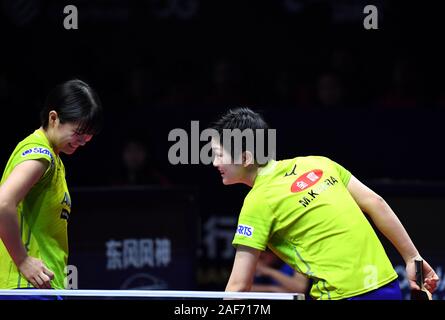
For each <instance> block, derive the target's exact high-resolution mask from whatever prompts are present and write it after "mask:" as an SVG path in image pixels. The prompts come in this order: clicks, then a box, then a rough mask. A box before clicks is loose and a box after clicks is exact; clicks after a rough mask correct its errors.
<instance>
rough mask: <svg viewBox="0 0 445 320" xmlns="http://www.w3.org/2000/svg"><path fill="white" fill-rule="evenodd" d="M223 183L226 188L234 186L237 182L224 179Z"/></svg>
mask: <svg viewBox="0 0 445 320" xmlns="http://www.w3.org/2000/svg"><path fill="white" fill-rule="evenodd" d="M222 183H223V184H224V185H226V186H228V185H231V184H234V183H235V182H233V181H231V180H230V179H227V178H225V177H223V178H222Z"/></svg>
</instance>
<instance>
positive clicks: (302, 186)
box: [290, 169, 323, 192]
mask: <svg viewBox="0 0 445 320" xmlns="http://www.w3.org/2000/svg"><path fill="white" fill-rule="evenodd" d="M322 176H323V170H320V169H315V170H311V171H309V172H306V173H304V174H302V175H301V176H299V177H298V179H297V180H295V182H294V183H292V186H291V188H290V191H291V192H300V191H303V190H306V189H307V188H310V187H312V186H313V185H314V184H316V183H317V182H318V181H319V180H320V179H321V177H322Z"/></svg>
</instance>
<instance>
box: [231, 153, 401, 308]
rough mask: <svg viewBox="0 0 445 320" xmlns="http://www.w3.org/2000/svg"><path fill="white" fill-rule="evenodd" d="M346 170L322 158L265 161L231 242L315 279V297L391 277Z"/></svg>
mask: <svg viewBox="0 0 445 320" xmlns="http://www.w3.org/2000/svg"><path fill="white" fill-rule="evenodd" d="M350 177H351V173H350V172H349V171H347V170H346V169H345V168H343V167H342V166H340V165H339V164H337V163H335V162H333V161H331V160H330V159H328V158H325V157H315V156H309V157H297V158H294V159H289V160H283V161H270V162H269V163H268V164H267V165H266V166H265V167H263V168H261V169H259V173H258V175H257V177H256V179H255V183H254V185H253V188H252V189H251V190H250V192H249V194H248V195H247V196H246V198H245V200H244V204H243V207H242V210H241V213H240V216H239V221H238V227H237V230H236V233H235V237H234V240H233V244H234V245H235V246H237V245H245V246H248V247H252V248H256V249H259V250H264V249H265V248H266V246H268V247H269V248H270V249H271V250H272V251H273V252H275V254H276V255H278V256H279V257H280V258H281V259H282V260H283V261H285V262H286V263H287V264H289V265H290V266H292V267H293V268H294V269H295V270H296V271H298V272H301V273H303V274H305V275H307V276H308V277H310V278H311V279H312V280H313V285H312V288H311V291H310V294H311V296H312V297H314V298H315V299H323V300H325V299H343V298H348V297H352V296H356V295H359V294H363V293H365V292H368V291H371V290H374V289H377V288H379V287H381V286H383V285H385V284H387V283H389V282H391V281H392V280H394V279H396V278H397V273H396V272H395V271H394V269H393V267H392V265H391V262H390V261H389V259H388V257H387V255H386V253H385V250H384V249H383V246H382V244H381V243H380V240H379V239H378V237H377V235H376V234H375V232H374V230H373V228H372V226H371V225H370V223H369V222H368V220H367V219H366V217H365V216H364V214H363V212H362V211H361V210H360V208H359V207H358V205H357V203H356V202H355V200H354V199H353V198H352V196H351V194H350V193H349V191H348V190H347V185H348V182H349V179H350Z"/></svg>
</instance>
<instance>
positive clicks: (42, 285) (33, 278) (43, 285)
mask: <svg viewBox="0 0 445 320" xmlns="http://www.w3.org/2000/svg"><path fill="white" fill-rule="evenodd" d="M19 270H20V272H21V273H22V274H23V276H24V277H25V278H26V280H28V281H29V282H31V284H32V285H33V286H34V287H35V288H37V289H51V280H52V279H54V272H52V271H51V270H49V269H48V268H47V267H46V266H45V264H44V263H43V261H42V260H39V259H36V258H33V257H30V256H28V257H26V258H25V260H23V262H22V263H21V264H20V265H19Z"/></svg>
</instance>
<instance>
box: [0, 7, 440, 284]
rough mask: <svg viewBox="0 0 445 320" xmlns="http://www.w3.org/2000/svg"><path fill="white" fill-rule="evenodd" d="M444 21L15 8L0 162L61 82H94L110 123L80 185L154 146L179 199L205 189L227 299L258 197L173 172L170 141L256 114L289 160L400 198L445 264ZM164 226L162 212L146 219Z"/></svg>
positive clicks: (110, 177)
mask: <svg viewBox="0 0 445 320" xmlns="http://www.w3.org/2000/svg"><path fill="white" fill-rule="evenodd" d="M68 4H72V5H76V7H77V9H78V13H79V29H78V30H66V29H64V27H63V20H64V18H65V15H64V14H63V8H64V7H65V6H66V5H68ZM367 4H373V5H376V6H377V8H378V10H379V24H378V30H365V29H364V27H363V19H364V17H365V14H364V13H363V8H364V7H365V5H367ZM441 12H442V8H441V7H439V5H438V4H435V5H433V4H431V3H429V4H425V3H423V2H422V3H420V2H415V3H411V2H409V3H408V2H406V1H371V2H369V1H360V0H356V1H352V0H351V1H346V0H344V1H327V0H325V1H322V0H300V1H298V0H275V1H227V0H224V1H222V0H214V1H202V0H183V1H179V0H178V1H174V0H165V1H161V0H145V1H120V0H114V1H113V0H108V1H100V0H88V1H87V0H83V1H82V0H79V1H70V2H65V1H60V0H53V1H50V0H46V1H44V0H2V1H0V107H1V110H2V117H1V122H2V125H1V126H0V135H1V137H2V143H1V148H0V161H1V163H4V164H5V163H6V161H7V159H8V157H9V155H10V153H11V151H12V150H13V148H14V146H15V145H16V144H17V142H18V141H20V140H21V139H23V138H24V137H25V136H26V135H28V134H29V133H30V132H31V131H32V130H33V129H35V128H38V127H39V110H40V109H41V107H42V103H43V101H44V99H45V96H46V94H47V93H48V91H49V90H50V89H51V88H52V87H53V86H54V85H56V84H57V83H60V82H62V81H65V80H68V79H71V78H74V77H79V78H81V79H83V80H85V81H86V82H88V83H89V84H90V85H91V86H92V87H94V88H95V89H96V90H97V92H98V93H99V96H100V97H101V100H102V102H103V106H104V109H105V114H106V121H105V127H104V129H103V131H102V133H101V134H100V135H98V136H97V137H95V138H94V139H93V141H92V142H90V143H89V144H88V145H87V146H86V147H85V148H84V149H83V150H80V152H78V153H76V154H75V155H73V156H71V157H64V158H63V160H64V163H65V166H66V168H67V181H68V183H69V185H70V186H72V187H73V188H74V189H75V188H79V187H98V186H100V187H104V186H105V187H106V186H116V181H118V180H119V174H120V171H121V170H122V150H123V144H124V143H125V141H126V140H128V139H129V137H133V136H139V137H141V138H142V139H143V140H144V141H145V142H146V143H147V145H148V146H149V147H148V150H149V155H150V165H151V166H153V167H156V168H157V170H159V172H162V174H163V175H164V176H165V177H167V178H168V180H169V186H170V187H171V188H173V189H174V188H184V187H185V188H189V189H193V190H197V194H198V195H199V197H198V198H197V199H199V201H198V204H197V206H198V211H199V215H200V219H196V225H197V230H198V232H199V237H200V241H201V244H200V246H199V247H200V249H199V250H198V252H197V261H198V268H197V270H196V272H197V286H198V287H199V288H204V289H207V288H211V289H217V290H223V288H224V285H225V281H226V280H227V275H228V272H230V265H231V262H232V258H233V249H232V248H231V247H230V240H231V237H232V236H233V230H234V226H235V224H236V217H237V214H238V212H239V208H240V207H241V205H242V200H243V198H244V195H245V194H246V193H247V191H248V189H247V188H246V187H243V186H232V187H229V188H224V187H223V186H222V185H221V183H220V178H219V174H218V173H217V171H216V170H214V169H213V168H212V167H211V166H204V165H176V166H173V165H171V164H170V163H169V161H168V157H167V154H168V150H169V148H170V147H171V146H172V145H173V142H169V141H168V139H167V136H168V133H169V132H170V130H172V129H174V128H183V129H185V130H186V131H187V132H190V121H191V120H199V121H200V128H201V130H202V129H204V128H206V126H207V125H208V124H209V123H210V122H211V121H213V120H215V119H216V118H218V115H219V114H221V113H222V112H224V111H225V110H227V108H229V107H238V106H250V107H252V108H254V109H256V110H259V111H261V112H263V114H264V115H265V117H266V119H267V120H268V121H269V123H270V125H271V126H272V127H273V128H276V129H277V158H279V159H282V158H286V157H294V156H297V155H309V154H317V155H324V156H328V157H330V158H332V159H334V160H335V161H337V162H339V163H341V164H342V165H344V166H345V167H346V168H348V169H349V170H350V171H352V172H353V174H354V175H356V176H357V177H358V178H359V179H361V180H363V181H365V182H366V183H368V184H369V185H370V186H372V187H373V188H374V189H376V191H378V192H379V193H380V194H382V195H383V196H385V198H388V199H389V200H388V201H389V202H390V204H392V203H391V201H390V200H392V199H401V200H400V201H401V204H400V203H399V202H398V200H394V205H395V206H396V207H395V209H398V210H396V211H397V213H398V215H399V216H400V218H401V220H402V222H404V224H406V225H407V229H408V231H409V232H410V234H411V236H412V237H413V239H414V240H415V242H416V244H418V246H419V247H420V249H421V252H422V253H423V255H424V256H425V258H426V259H428V260H432V261H433V262H434V263H433V264H435V265H436V266H439V267H440V268H441V266H444V265H445V262H444V258H443V255H442V244H441V243H442V237H441V234H442V233H441V230H442V228H443V227H442V226H443V225H444V218H443V214H442V211H443V204H444V189H445V188H444V183H443V182H444V180H445V172H444V170H443V169H442V162H443V161H442V157H443V154H444V151H443V138H442V137H443V130H444V129H443V119H444V115H445V84H444V81H443V71H444V62H443V60H444V59H443V57H444V49H443V45H442V43H441V42H442V35H443V31H444V29H445V27H444V25H443V23H442V19H441ZM201 145H203V144H201ZM150 184H154V185H158V184H159V181H154V182H150ZM410 201H414V202H415V203H416V204H417V207H416V206H415V205H409V203H410ZM431 202H432V203H434V205H431V204H430V203H431ZM73 204H74V206H73V211H74V210H76V199H73ZM414 208H417V209H414ZM419 208H421V209H419ZM161 211H162V210H161ZM166 218H168V217H166V216H165V215H162V214H156V211H155V212H152V213H151V214H149V215H147V216H146V217H145V218H143V219H142V220H141V221H140V223H142V224H143V223H146V224H156V221H159V220H162V219H166ZM76 219H78V220H76V221H77V222H76V223H77V224H79V223H80V224H82V223H85V224H88V219H87V218H83V220H81V219H82V218H81V216H80V215H79V216H78V217H76ZM110 223H112V222H110ZM387 247H389V245H388V246H387ZM389 250H391V249H389ZM191 259H192V258H191ZM392 259H393V261H396V260H397V259H398V258H397V257H396V255H394V258H392ZM395 263H396V262H395ZM441 270H442V269H440V276H441ZM442 289H443V288H442Z"/></svg>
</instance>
